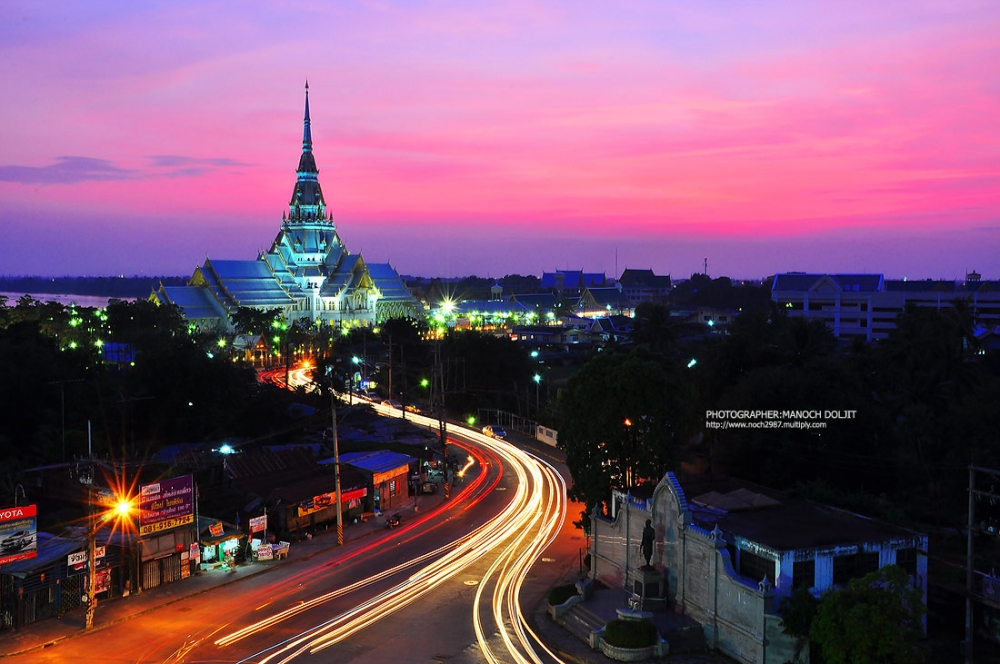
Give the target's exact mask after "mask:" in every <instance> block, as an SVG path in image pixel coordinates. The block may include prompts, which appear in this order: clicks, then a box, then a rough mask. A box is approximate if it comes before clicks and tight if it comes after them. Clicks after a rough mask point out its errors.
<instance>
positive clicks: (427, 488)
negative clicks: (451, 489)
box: [420, 482, 438, 494]
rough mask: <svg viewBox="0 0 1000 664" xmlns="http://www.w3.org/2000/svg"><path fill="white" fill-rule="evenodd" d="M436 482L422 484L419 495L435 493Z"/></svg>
mask: <svg viewBox="0 0 1000 664" xmlns="http://www.w3.org/2000/svg"><path fill="white" fill-rule="evenodd" d="M437 490H438V485H437V482H424V483H423V484H421V485H420V493H425V494H426V493H437Z"/></svg>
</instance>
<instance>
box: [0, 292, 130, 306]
mask: <svg viewBox="0 0 1000 664" xmlns="http://www.w3.org/2000/svg"><path fill="white" fill-rule="evenodd" d="M24 295H29V296H31V297H32V298H34V299H36V300H38V301H39V302H58V303H59V304H76V305H77V306H79V307H95V308H98V309H100V308H103V307H106V306H108V300H111V299H114V300H126V301H129V302H131V301H132V300H135V298H134V297H116V298H109V297H107V296H102V295H67V294H63V293H0V299H3V297H5V296H6V298H7V306H8V307H13V306H16V305H17V301H18V300H19V299H20V298H21V297H22V296H24Z"/></svg>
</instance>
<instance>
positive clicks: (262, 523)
mask: <svg viewBox="0 0 1000 664" xmlns="http://www.w3.org/2000/svg"><path fill="white" fill-rule="evenodd" d="M261 530H267V515H266V514H265V515H264V516H255V517H251V518H250V532H252V533H256V532H258V531H261Z"/></svg>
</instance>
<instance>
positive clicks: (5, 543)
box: [0, 505, 38, 565]
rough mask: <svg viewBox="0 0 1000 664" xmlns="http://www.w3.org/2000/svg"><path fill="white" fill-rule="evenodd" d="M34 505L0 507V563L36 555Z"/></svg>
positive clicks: (36, 538)
mask: <svg viewBox="0 0 1000 664" xmlns="http://www.w3.org/2000/svg"><path fill="white" fill-rule="evenodd" d="M35 508H36V506H35V505H23V506H21V507H4V508H0V565H3V564H4V563H10V562H14V561H15V560H28V559H29V558H34V557H35V556H37V555H38V531H37V520H36V518H35V517H36V512H35Z"/></svg>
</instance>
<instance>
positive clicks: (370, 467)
mask: <svg viewBox="0 0 1000 664" xmlns="http://www.w3.org/2000/svg"><path fill="white" fill-rule="evenodd" d="M411 461H416V459H414V458H413V457H411V456H409V455H406V454H400V453H399V452H390V451H389V450H376V451H374V452H349V453H348V454H341V455H340V463H346V464H349V465H351V466H354V467H355V468H361V469H363V470H367V471H369V472H372V473H385V472H389V471H390V470H396V469H397V468H400V467H402V466H409V465H410V462H411ZM321 463H322V462H321Z"/></svg>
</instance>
